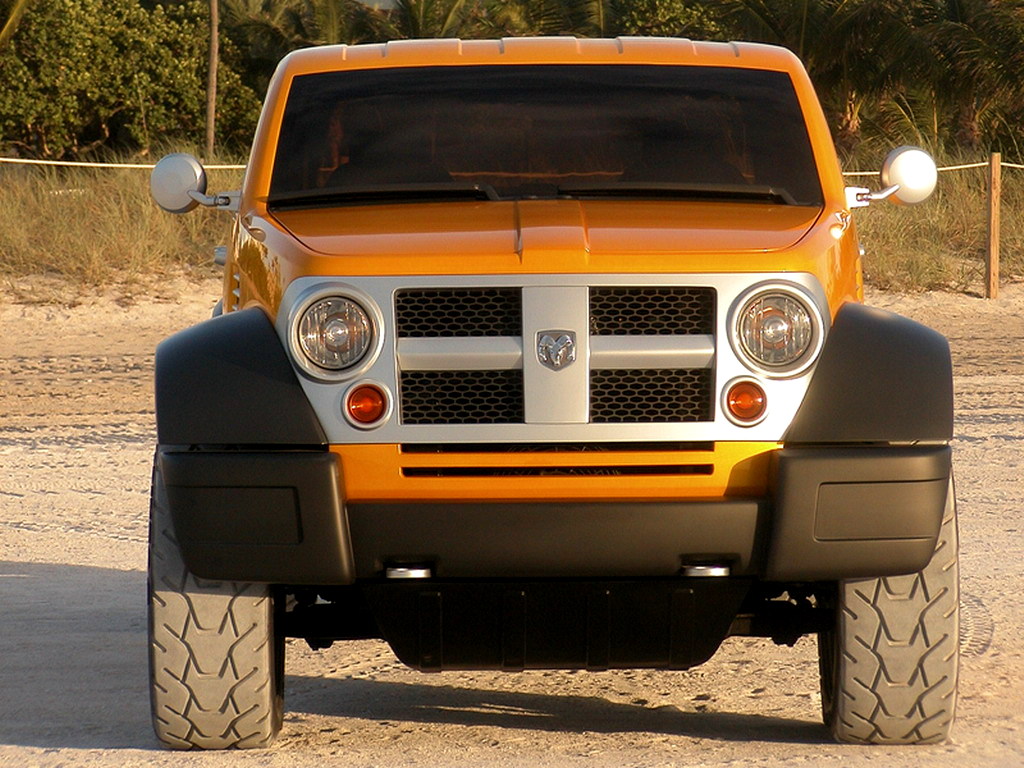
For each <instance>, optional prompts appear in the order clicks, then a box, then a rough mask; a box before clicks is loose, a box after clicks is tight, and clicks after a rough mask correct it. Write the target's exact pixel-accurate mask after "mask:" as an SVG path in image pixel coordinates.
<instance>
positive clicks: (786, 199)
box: [558, 181, 800, 205]
mask: <svg viewBox="0 0 1024 768" xmlns="http://www.w3.org/2000/svg"><path fill="white" fill-rule="evenodd" d="M558 194H560V195H568V196H570V197H646V198H651V199H673V200H751V201H756V202H767V203H781V204H783V205H800V203H798V202H797V201H796V200H795V199H794V197H793V196H792V195H791V194H789V192H788V191H787V190H786V189H784V188H782V187H770V186H767V185H748V184H693V183H680V182H671V181H665V182H662V181H621V182H618V183H614V184H608V183H605V182H598V183H586V182H581V183H578V184H562V185H561V186H560V187H559V188H558Z"/></svg>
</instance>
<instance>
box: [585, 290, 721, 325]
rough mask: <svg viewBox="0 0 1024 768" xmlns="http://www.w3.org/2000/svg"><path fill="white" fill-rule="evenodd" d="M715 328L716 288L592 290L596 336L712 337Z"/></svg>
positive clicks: (591, 313)
mask: <svg viewBox="0 0 1024 768" xmlns="http://www.w3.org/2000/svg"><path fill="white" fill-rule="evenodd" d="M714 328H715V289H714V288H673V287H655V288H591V289H590V333H591V334H592V335H594V336H612V335H640V334H651V335H668V334H690V333H700V334H710V333H714Z"/></svg>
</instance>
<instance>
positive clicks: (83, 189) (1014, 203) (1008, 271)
mask: <svg viewBox="0 0 1024 768" xmlns="http://www.w3.org/2000/svg"><path fill="white" fill-rule="evenodd" d="M858 165H859V166H860V167H862V168H863V167H864V163H863V162H859V163H858ZM986 173H987V172H986V169H984V168H982V169H976V170H966V171H955V172H950V173H943V174H940V176H939V185H938V189H937V191H936V194H935V196H934V197H933V198H932V199H931V200H929V201H927V202H925V203H923V204H921V205H918V206H914V207H906V206H896V205H892V204H890V203H886V202H880V203H875V204H873V205H872V206H871V207H869V208H866V209H861V210H858V211H857V212H856V214H855V217H856V222H857V227H858V232H859V235H860V239H861V242H862V244H863V246H864V249H865V258H864V269H865V276H866V279H867V281H868V283H869V284H872V285H875V286H877V287H879V288H882V289H893V290H908V291H917V290H928V289H936V288H940V289H947V290H956V291H969V292H975V293H976V292H978V291H980V290H981V286H982V280H983V276H984V258H985V252H986V220H987V218H986V217H987V212H986V188H987V175H986ZM240 182H241V173H240V172H238V171H211V172H210V189H211V191H224V190H229V189H235V188H237V187H238V185H239V184H240ZM850 183H851V184H865V185H868V183H867V182H865V181H864V180H862V179H851V180H850ZM870 184H874V185H877V182H875V181H874V180H872V181H871V182H870ZM1022 214H1024V171H1019V170H1013V169H1005V170H1004V172H1003V204H1002V238H1001V239H1002V274H1003V277H1004V279H1012V278H1014V277H1020V276H1024V215H1022ZM230 226H231V217H230V216H229V215H228V214H225V213H224V212H221V211H211V210H209V209H204V208H198V209H196V210H195V211H193V212H191V213H189V214H188V215H185V216H173V215H171V214H167V213H164V212H163V211H161V210H160V209H159V208H157V207H156V205H155V204H154V203H153V202H152V200H151V199H150V196H149V173H148V172H147V171H145V170H133V169H116V170H114V169H95V170H93V169H77V168H72V169H63V168H61V169H54V168H28V167H23V166H9V165H0V282H3V283H7V284H9V285H10V284H15V283H16V282H17V281H18V278H21V277H24V276H28V275H52V276H56V277H59V278H64V279H66V280H67V281H68V282H70V283H71V284H73V285H75V286H79V287H84V288H97V287H104V286H133V285H139V284H149V283H151V282H152V281H154V280H159V279H161V278H162V277H166V276H169V275H181V274H183V273H184V274H186V275H196V276H203V275H212V274H216V273H215V272H214V270H213V268H212V267H211V263H212V253H213V246H214V245H217V244H221V243H226V242H227V241H228V236H229V231H230Z"/></svg>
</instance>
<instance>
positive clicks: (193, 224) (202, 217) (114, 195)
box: [0, 165, 241, 287]
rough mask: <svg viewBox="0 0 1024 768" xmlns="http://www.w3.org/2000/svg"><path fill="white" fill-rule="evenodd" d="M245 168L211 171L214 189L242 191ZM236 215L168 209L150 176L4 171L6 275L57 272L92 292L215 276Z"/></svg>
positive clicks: (0, 231) (0, 198) (2, 252)
mask: <svg viewBox="0 0 1024 768" xmlns="http://www.w3.org/2000/svg"><path fill="white" fill-rule="evenodd" d="M240 183H241V172H239V171H211V172H210V185H209V186H210V188H211V190H215V191H224V190H228V189H234V188H237V187H238V186H239V184H240ZM230 227H231V217H230V216H229V215H227V214H225V213H224V212H222V211H212V210H208V209H203V208H200V209H197V210H195V211H193V212H192V213H190V214H188V215H186V216H174V215H171V214H168V213H165V212H163V211H162V210H160V209H159V208H157V206H156V205H155V204H154V203H153V200H152V199H151V198H150V196H149V172H148V171H146V170H141V169H111V168H101V169H84V168H53V167H42V168H39V167H25V166H10V165H3V166H0V276H2V278H4V279H5V281H6V282H7V283H12V282H13V281H14V280H15V279H16V278H18V277H23V276H26V275H52V276H58V277H63V278H67V279H69V280H70V281H71V282H73V283H75V284H78V285H81V286H90V287H99V286H106V285H125V284H132V283H138V282H146V281H149V280H152V279H155V278H160V277H161V276H166V275H169V274H172V273H173V274H177V275H180V274H181V273H183V272H184V273H189V274H197V275H198V274H204V273H206V274H212V272H210V271H209V269H208V265H210V264H211V263H212V253H213V250H212V249H213V246H214V245H217V244H220V243H226V242H227V238H228V235H229V232H230Z"/></svg>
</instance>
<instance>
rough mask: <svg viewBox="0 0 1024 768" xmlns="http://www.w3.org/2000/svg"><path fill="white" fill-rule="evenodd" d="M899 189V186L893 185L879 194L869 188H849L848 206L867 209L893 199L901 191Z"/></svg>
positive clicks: (847, 191) (847, 193) (847, 195)
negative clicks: (882, 201)
mask: <svg viewBox="0 0 1024 768" xmlns="http://www.w3.org/2000/svg"><path fill="white" fill-rule="evenodd" d="M899 188H900V185H899V184H893V185H892V186H891V187H886V188H885V189H883V190H880V191H878V192H872V191H871V190H870V189H868V188H867V187H847V188H846V205H847V206H848V207H850V208H866V207H867V206H869V205H871V204H872V203H873V202H876V201H878V200H885V199H887V198H890V197H892V196H893V195H894V194H896V192H897V191H899Z"/></svg>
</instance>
